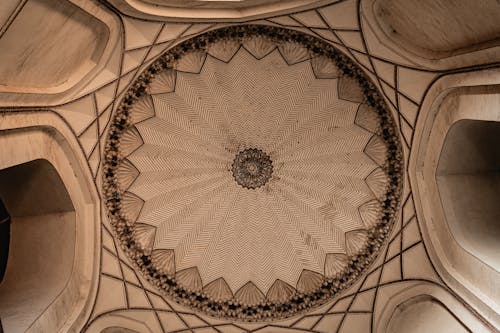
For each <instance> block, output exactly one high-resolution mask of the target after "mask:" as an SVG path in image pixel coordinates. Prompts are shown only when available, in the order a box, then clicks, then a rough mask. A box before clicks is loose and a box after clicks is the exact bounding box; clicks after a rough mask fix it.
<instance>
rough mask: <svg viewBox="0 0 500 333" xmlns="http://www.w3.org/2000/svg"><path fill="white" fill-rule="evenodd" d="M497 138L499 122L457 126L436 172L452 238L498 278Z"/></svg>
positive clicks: (499, 175) (499, 160) (465, 122)
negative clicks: (496, 273) (490, 269)
mask: <svg viewBox="0 0 500 333" xmlns="http://www.w3.org/2000/svg"><path fill="white" fill-rule="evenodd" d="M499 92H500V91H499ZM498 112H500V110H498ZM499 138H500V121H484V120H472V119H461V120H458V121H457V122H455V123H453V124H452V125H451V127H450V128H449V130H448V133H447V134H446V138H445V140H444V143H443V149H442V150H441V154H440V156H439V163H438V167H437V171H436V179H437V184H438V189H439V196H440V198H441V203H442V205H443V209H444V215H445V217H446V221H447V222H448V226H449V227H450V231H451V233H452V234H453V236H454V238H455V239H456V241H457V242H458V243H459V244H460V246H462V247H463V248H464V249H465V250H466V251H468V252H469V253H471V254H472V255H474V256H476V257H477V258H478V259H480V260H481V261H483V262H484V263H485V264H487V265H489V266H491V267H493V268H494V269H495V270H496V271H498V272H500V205H499V204H498V201H499V199H500V149H499V147H498V144H499Z"/></svg>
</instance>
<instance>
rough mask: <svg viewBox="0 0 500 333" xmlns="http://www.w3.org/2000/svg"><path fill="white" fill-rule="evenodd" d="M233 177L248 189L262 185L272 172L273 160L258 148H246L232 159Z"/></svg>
mask: <svg viewBox="0 0 500 333" xmlns="http://www.w3.org/2000/svg"><path fill="white" fill-rule="evenodd" d="M232 171H233V177H234V180H236V182H237V183H238V184H239V185H241V186H243V187H244V188H248V189H256V188H258V187H261V186H264V185H265V184H266V183H267V182H268V181H269V179H270V178H271V176H272V174H273V162H272V161H271V158H270V157H269V155H267V154H266V153H264V152H263V151H262V150H260V149H256V148H247V149H245V150H242V151H240V152H239V153H238V154H237V155H236V157H235V158H234V160H233V165H232Z"/></svg>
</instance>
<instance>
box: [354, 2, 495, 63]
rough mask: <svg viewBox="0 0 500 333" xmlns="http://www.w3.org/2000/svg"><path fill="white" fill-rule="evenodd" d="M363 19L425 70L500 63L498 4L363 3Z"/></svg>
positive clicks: (379, 36) (386, 43) (387, 44)
mask: <svg viewBox="0 0 500 333" xmlns="http://www.w3.org/2000/svg"><path fill="white" fill-rule="evenodd" d="M361 16H362V18H363V21H364V22H365V23H367V24H368V26H369V28H370V29H371V30H372V31H373V33H374V34H375V37H376V38H377V39H378V41H379V42H380V43H381V44H383V45H384V46H385V47H387V48H389V49H391V50H392V51H393V52H395V53H397V54H399V55H400V56H402V57H403V58H405V59H407V60H408V61H409V62H410V63H412V64H417V65H418V66H421V67H422V68H428V69H435V70H446V69H452V68H459V67H465V66H472V65H480V64H485V63H492V62H495V61H498V60H499V59H500V57H499V54H500V53H499V50H500V39H499V38H498V36H499V33H500V28H499V26H498V23H497V22H498V19H499V17H500V16H499V11H498V2H497V1H496V0H477V1H460V0H421V1H412V0H363V1H361Z"/></svg>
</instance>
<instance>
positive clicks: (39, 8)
mask: <svg viewBox="0 0 500 333" xmlns="http://www.w3.org/2000/svg"><path fill="white" fill-rule="evenodd" d="M4 3H5V4H4ZM2 23H3V25H2ZM120 38H121V31H120V23H119V20H118V18H117V17H116V15H114V14H113V13H112V12H111V11H109V10H107V9H106V7H105V6H103V5H101V4H99V3H98V1H96V0H23V1H17V0H3V1H2V5H0V49H2V50H5V52H2V53H1V54H0V106H1V107H11V106H34V105H36V106H38V105H57V104H63V103H65V102H68V101H69V100H71V99H74V98H75V97H77V96H78V95H79V93H80V91H82V90H83V89H86V87H87V86H88V85H91V86H96V85H97V86H96V87H95V88H97V87H98V86H102V85H104V84H106V83H108V82H110V81H109V76H116V75H117V74H118V73H117V71H118V69H117V68H114V67H117V66H116V65H114V62H115V61H113V60H112V59H113V58H115V56H114V55H115V54H116V53H117V52H116V51H117V50H118V48H117V45H118V42H119V41H120ZM20 41H22V42H20ZM110 62H111V63H112V64H110V66H108V63H110ZM108 67H113V68H114V69H113V70H112V72H113V73H108V72H110V70H108ZM103 72H105V73H103ZM115 78H116V77H113V79H115Z"/></svg>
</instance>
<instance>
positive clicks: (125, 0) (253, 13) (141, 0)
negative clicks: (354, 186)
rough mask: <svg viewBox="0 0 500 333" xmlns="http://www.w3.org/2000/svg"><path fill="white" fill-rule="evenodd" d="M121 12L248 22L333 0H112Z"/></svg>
mask: <svg viewBox="0 0 500 333" xmlns="http://www.w3.org/2000/svg"><path fill="white" fill-rule="evenodd" d="M109 2H110V3H111V4H112V5H113V6H115V7H116V8H118V10H120V12H122V13H124V14H126V15H128V16H134V17H137V18H142V19H152V20H165V19H167V20H172V21H177V22H192V21H194V22H245V21H250V20H256V19H260V18H265V17H269V16H277V15H283V14H286V13H289V12H297V11H301V10H306V9H311V8H317V7H320V6H323V5H326V4H328V3H331V2H332V0H287V1H282V0H237V1H234V0H233V1H228V0H222V1H220V0H196V1H189V0H109Z"/></svg>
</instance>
